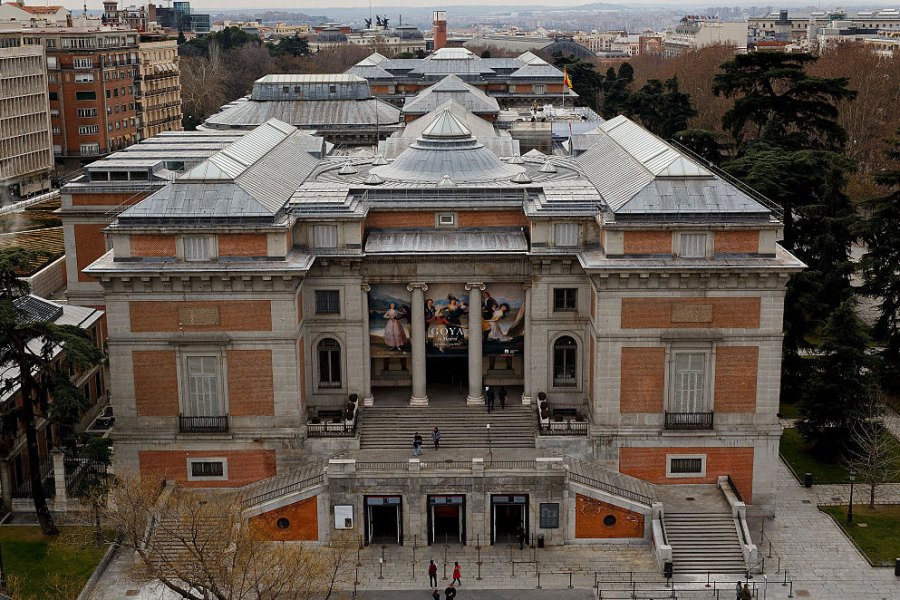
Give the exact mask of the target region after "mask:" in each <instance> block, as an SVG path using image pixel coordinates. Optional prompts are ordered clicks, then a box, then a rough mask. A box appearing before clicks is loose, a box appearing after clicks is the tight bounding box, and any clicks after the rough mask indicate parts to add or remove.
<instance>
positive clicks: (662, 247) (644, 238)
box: [623, 231, 672, 254]
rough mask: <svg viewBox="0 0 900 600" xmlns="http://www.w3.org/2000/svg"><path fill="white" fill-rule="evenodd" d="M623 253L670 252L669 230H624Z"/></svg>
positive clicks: (670, 238)
mask: <svg viewBox="0 0 900 600" xmlns="http://www.w3.org/2000/svg"><path fill="white" fill-rule="evenodd" d="M623 252H624V253H625V254H672V232H671V231H626V232H625V235H624V239H623Z"/></svg>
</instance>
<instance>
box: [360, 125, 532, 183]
mask: <svg viewBox="0 0 900 600" xmlns="http://www.w3.org/2000/svg"><path fill="white" fill-rule="evenodd" d="M524 170H525V169H524V168H522V167H520V166H517V165H510V164H506V163H504V162H503V161H501V160H500V159H499V158H498V157H497V155H496V154H494V153H493V152H491V151H490V150H488V149H487V148H485V147H484V145H483V144H481V143H480V142H479V141H478V140H477V139H475V138H474V137H473V136H472V132H471V131H469V129H468V128H467V127H466V126H465V125H463V123H462V122H461V121H460V120H459V119H458V118H456V116H455V115H454V114H453V113H452V112H451V110H450V109H449V108H448V109H445V110H443V111H441V112H440V113H439V114H438V115H437V117H435V119H434V120H433V121H432V122H431V123H430V124H429V125H428V127H427V128H426V129H425V130H424V131H423V132H422V135H421V136H420V137H419V138H418V139H417V140H416V141H415V142H414V143H413V144H411V145H410V146H409V148H407V149H406V150H404V151H403V152H402V153H401V154H400V155H399V156H398V157H397V158H396V159H395V160H394V162H392V163H391V164H389V165H384V166H380V167H373V168H372V169H371V170H370V173H375V174H377V175H378V176H380V177H382V178H384V179H386V180H393V181H407V182H415V183H433V184H436V185H443V186H446V185H448V184H447V183H446V181H447V180H449V181H450V182H452V183H453V184H455V185H465V184H467V183H468V184H471V183H486V182H490V181H501V180H505V181H508V180H510V179H512V178H513V177H515V176H516V175H518V174H519V173H522V172H524Z"/></svg>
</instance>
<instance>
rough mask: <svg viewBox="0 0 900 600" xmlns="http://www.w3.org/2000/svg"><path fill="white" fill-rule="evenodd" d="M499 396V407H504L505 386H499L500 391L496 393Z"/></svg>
mask: <svg viewBox="0 0 900 600" xmlns="http://www.w3.org/2000/svg"><path fill="white" fill-rule="evenodd" d="M497 395H498V396H500V408H504V409H505V408H506V388H505V387H503V386H502V385H501V386H500V393H499V394H497Z"/></svg>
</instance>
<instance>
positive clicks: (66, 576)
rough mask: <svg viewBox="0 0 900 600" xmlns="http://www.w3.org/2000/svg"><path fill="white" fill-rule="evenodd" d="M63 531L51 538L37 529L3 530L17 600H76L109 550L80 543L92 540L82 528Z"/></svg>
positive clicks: (1, 535)
mask: <svg viewBox="0 0 900 600" xmlns="http://www.w3.org/2000/svg"><path fill="white" fill-rule="evenodd" d="M60 530H61V532H62V533H61V534H60V537H59V538H58V539H48V538H46V537H44V535H43V534H42V533H41V530H40V529H39V528H38V527H23V526H13V525H9V526H3V527H0V545H2V546H3V562H4V564H5V567H6V572H7V575H8V577H10V579H11V581H10V583H11V585H12V586H14V587H18V588H19V595H17V596H16V598H22V599H23V600H25V599H29V598H34V599H35V600H45V599H48V598H68V597H69V596H70V595H71V597H72V598H74V597H75V596H77V595H78V592H79V591H80V590H81V588H83V587H84V584H85V583H87V580H88V578H90V576H91V573H93V571H94V569H95V568H96V567H97V564H98V563H99V562H100V558H101V557H102V556H103V553H104V552H105V551H106V547H103V548H100V549H99V550H98V549H95V548H94V547H93V546H92V545H90V544H87V545H83V544H81V543H79V542H81V541H82V540H84V541H87V540H89V539H90V537H89V535H90V534H89V533H86V532H85V531H84V530H83V529H80V528H73V527H61V528H60ZM54 588H55V589H54ZM60 588H61V589H60ZM73 592H74V595H72V594H73Z"/></svg>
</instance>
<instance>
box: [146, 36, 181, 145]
mask: <svg viewBox="0 0 900 600" xmlns="http://www.w3.org/2000/svg"><path fill="white" fill-rule="evenodd" d="M136 104H137V112H138V114H139V115H140V117H139V123H140V137H141V138H142V139H147V138H150V137H153V136H154V135H156V134H157V133H160V132H163V131H181V129H182V125H181V75H180V73H179V71H178V43H177V41H176V40H174V39H171V40H161V41H153V42H144V41H142V42H140V43H139V44H138V77H137V100H136Z"/></svg>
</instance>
